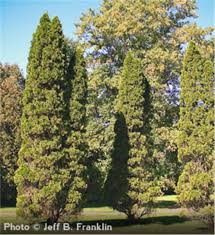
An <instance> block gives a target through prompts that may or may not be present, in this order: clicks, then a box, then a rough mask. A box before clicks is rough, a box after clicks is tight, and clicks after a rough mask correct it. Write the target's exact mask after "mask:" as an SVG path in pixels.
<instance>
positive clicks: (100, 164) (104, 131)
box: [87, 65, 116, 203]
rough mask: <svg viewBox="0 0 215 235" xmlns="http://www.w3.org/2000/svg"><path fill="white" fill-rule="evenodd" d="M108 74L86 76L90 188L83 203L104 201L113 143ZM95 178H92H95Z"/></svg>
mask: <svg viewBox="0 0 215 235" xmlns="http://www.w3.org/2000/svg"><path fill="white" fill-rule="evenodd" d="M111 82H112V80H111V79H110V71H109V68H108V67H107V66H105V65H104V66H99V67H98V68H96V69H95V70H94V71H93V72H91V73H90V74H89V82H88V97H87V101H88V104H87V142H88V153H89V154H88V155H89V157H88V175H89V181H90V184H89V185H88V190H87V200H88V201H92V198H93V200H94V202H95V201H97V202H99V203H101V202H102V201H103V200H104V198H103V197H104V184H105V181H106V178H107V173H108V170H109V167H110V160H111V159H110V155H111V150H112V146H113V140H114V122H115V118H114V117H113V115H112V114H113V109H114V107H113V96H112V94H113V92H114V90H116V89H115V88H114V87H113V86H110V83H111ZM95 177H96V178H95Z"/></svg>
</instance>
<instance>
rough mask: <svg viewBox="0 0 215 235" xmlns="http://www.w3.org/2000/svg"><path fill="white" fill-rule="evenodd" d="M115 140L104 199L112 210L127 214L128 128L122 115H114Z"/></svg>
mask: <svg viewBox="0 0 215 235" xmlns="http://www.w3.org/2000/svg"><path fill="white" fill-rule="evenodd" d="M114 133H115V140H114V143H113V151H112V155H111V156H112V162H111V167H110V170H109V173H108V176H107V181H106V182H105V199H106V201H107V203H108V204H110V206H112V207H113V209H116V210H118V211H121V212H124V213H127V206H126V203H127V200H126V199H127V197H126V193H125V192H127V190H128V165H127V164H128V153H129V141H128V128H127V125H126V122H125V117H124V115H123V114H122V113H120V112H119V113H117V114H116V122H115V125H114Z"/></svg>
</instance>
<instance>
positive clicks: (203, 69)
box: [177, 42, 214, 224]
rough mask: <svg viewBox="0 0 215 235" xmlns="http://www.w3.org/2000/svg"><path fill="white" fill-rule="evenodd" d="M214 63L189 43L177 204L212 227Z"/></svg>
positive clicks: (183, 82) (183, 85)
mask: <svg viewBox="0 0 215 235" xmlns="http://www.w3.org/2000/svg"><path fill="white" fill-rule="evenodd" d="M213 79H214V74H213V63H212V62H211V61H205V59H204V58H203V57H202V56H201V54H200V52H199V50H198V48H197V46H196V45H195V43H194V42H190V44H189V46H188V48H187V51H186V54H185V57H184V61H183V70H182V74H181V82H180V88H181V92H180V121H179V136H178V157H179V160H180V161H181V162H182V163H183V164H184V169H183V172H182V174H181V176H180V178H179V182H178V186H177V192H178V198H179V201H180V203H181V204H182V205H183V206H185V207H188V208H192V209H194V210H195V211H197V212H199V215H200V216H201V217H202V218H204V219H206V220H207V222H209V223H210V224H213V195H212V194H213V172H212V165H213V158H212V152H213V141H214V139H213V135H214V132H213V107H214V99H213Z"/></svg>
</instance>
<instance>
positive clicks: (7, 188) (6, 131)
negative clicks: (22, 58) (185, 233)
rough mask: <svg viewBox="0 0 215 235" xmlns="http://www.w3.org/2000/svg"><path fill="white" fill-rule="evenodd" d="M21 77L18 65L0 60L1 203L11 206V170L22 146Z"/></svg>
mask: <svg viewBox="0 0 215 235" xmlns="http://www.w3.org/2000/svg"><path fill="white" fill-rule="evenodd" d="M23 87H24V78H23V76H22V74H21V71H20V69H19V67H18V66H17V65H8V64H5V65H3V64H1V63H0V173H1V204H2V205H3V206H5V205H10V206H14V205H15V203H16V188H15V184H14V173H15V170H16V168H17V159H18V151H19V149H20V145H21V138H20V137H21V135H20V121H21V113H22V91H23Z"/></svg>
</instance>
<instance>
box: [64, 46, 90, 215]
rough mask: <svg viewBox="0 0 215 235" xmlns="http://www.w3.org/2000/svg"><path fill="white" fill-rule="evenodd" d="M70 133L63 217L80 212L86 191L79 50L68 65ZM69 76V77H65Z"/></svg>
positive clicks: (83, 74) (84, 87)
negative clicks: (66, 192) (66, 189)
mask: <svg viewBox="0 0 215 235" xmlns="http://www.w3.org/2000/svg"><path fill="white" fill-rule="evenodd" d="M70 66H71V67H70V68H71V70H70V72H71V73H70V76H71V79H70V82H71V91H70V92H71V95H70V104H69V108H70V132H69V137H68V139H67V146H68V156H69V160H68V162H69V168H68V171H69V172H70V179H71V180H70V187H69V188H68V195H67V200H66V208H65V209H66V213H67V214H76V213H78V212H79V211H80V209H81V206H82V202H83V196H84V193H85V190H86V184H87V182H86V154H87V152H86V137H85V128H86V102H87V75H86V68H85V60H84V58H83V55H82V52H81V50H80V49H79V48H76V50H75V53H74V55H73V57H72V59H71V63H70ZM68 76H69V74H68Z"/></svg>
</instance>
